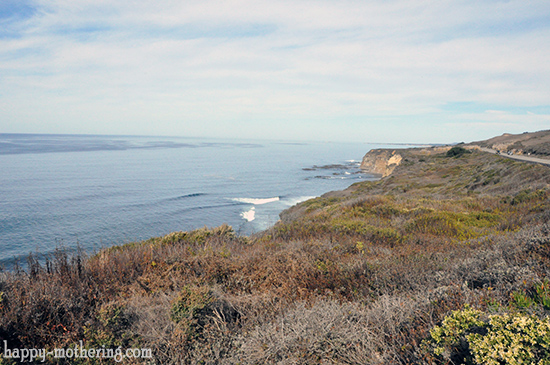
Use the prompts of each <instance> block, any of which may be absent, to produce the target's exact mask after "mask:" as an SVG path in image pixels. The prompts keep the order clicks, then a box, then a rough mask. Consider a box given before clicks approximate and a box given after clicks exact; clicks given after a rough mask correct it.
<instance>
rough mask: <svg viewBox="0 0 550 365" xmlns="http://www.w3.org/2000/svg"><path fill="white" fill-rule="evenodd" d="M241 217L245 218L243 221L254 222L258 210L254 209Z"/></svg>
mask: <svg viewBox="0 0 550 365" xmlns="http://www.w3.org/2000/svg"><path fill="white" fill-rule="evenodd" d="M241 217H243V219H245V220H247V221H248V222H252V221H253V220H254V219H256V209H255V208H254V207H252V208H251V209H250V210H249V211H246V212H242V213H241Z"/></svg>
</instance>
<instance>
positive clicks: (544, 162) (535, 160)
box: [481, 147, 550, 166]
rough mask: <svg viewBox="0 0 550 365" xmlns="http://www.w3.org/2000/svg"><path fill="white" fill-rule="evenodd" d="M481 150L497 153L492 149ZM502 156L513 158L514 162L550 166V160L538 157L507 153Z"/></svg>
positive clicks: (482, 148)
mask: <svg viewBox="0 0 550 365" xmlns="http://www.w3.org/2000/svg"><path fill="white" fill-rule="evenodd" d="M481 150H482V151H485V152H489V153H497V151H496V150H493V149H490V148H484V147H481ZM501 156H503V157H508V158H511V159H514V160H519V161H526V162H533V163H540V164H542V165H547V166H550V160H548V159H545V158H537V157H531V156H524V155H509V154H507V153H503V154H501Z"/></svg>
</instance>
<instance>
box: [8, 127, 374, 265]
mask: <svg viewBox="0 0 550 365" xmlns="http://www.w3.org/2000/svg"><path fill="white" fill-rule="evenodd" d="M373 147H376V148H378V147H384V146H373V145H369V144H366V143H330V142H304V143H296V142H285V141H263V140H262V141H256V140H254V141H253V140H225V139H206V138H183V137H181V138H177V137H135V136H90V135H38V134H0V169H1V174H0V265H2V266H3V267H5V268H10V267H11V266H13V263H14V262H15V261H16V260H17V261H20V262H21V263H22V264H24V261H25V257H26V256H27V255H28V254H29V253H30V252H33V253H38V254H39V255H48V254H51V253H52V252H54V250H55V249H56V248H59V247H62V248H64V249H66V250H68V251H72V250H75V249H76V248H77V247H80V248H81V249H83V250H85V251H86V252H89V253H93V252H96V251H98V250H99V249H101V248H105V247H109V246H113V245H119V244H123V243H128V242H132V241H136V240H143V239H147V238H150V237H157V236H161V235H165V234H167V233H170V232H173V231H186V230H192V229H196V228H201V227H204V226H207V227H215V226H219V225H221V224H223V223H227V224H229V225H231V226H232V227H233V228H234V230H235V231H236V232H237V233H238V234H243V235H250V234H252V233H255V232H258V231H261V230H264V229H266V228H268V227H270V226H271V225H273V224H275V223H276V222H277V220H278V219H279V213H280V212H281V211H282V210H284V209H286V208H289V207H290V206H292V205H294V204H296V203H298V202H301V201H304V200H306V199H309V198H312V197H316V196H320V195H322V194H323V193H326V192H328V191H332V190H341V189H345V188H346V187H348V186H349V185H351V184H352V183H354V182H357V181H363V180H373V179H375V178H374V177H373V176H370V175H368V174H365V173H363V172H361V171H360V170H359V164H360V161H361V159H362V157H363V155H364V154H365V153H366V152H367V151H369V150H370V149H371V148H373Z"/></svg>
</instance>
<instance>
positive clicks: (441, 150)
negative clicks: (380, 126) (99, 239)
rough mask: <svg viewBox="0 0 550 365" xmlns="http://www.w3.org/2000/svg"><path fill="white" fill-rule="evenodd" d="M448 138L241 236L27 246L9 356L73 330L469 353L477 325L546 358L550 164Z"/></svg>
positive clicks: (321, 348) (372, 162)
mask: <svg viewBox="0 0 550 365" xmlns="http://www.w3.org/2000/svg"><path fill="white" fill-rule="evenodd" d="M456 147H460V146H456ZM451 149H452V147H450V146H440V147H430V148H423V149H397V150H394V149H380V150H374V151H371V152H369V153H367V155H366V156H365V158H364V159H363V164H362V167H364V168H365V170H366V171H368V172H370V173H377V174H380V175H385V174H389V173H391V176H388V177H386V178H381V179H378V180H376V181H360V182H357V183H355V184H353V185H351V186H350V187H348V188H347V189H345V190H343V191H340V192H330V193H327V194H324V195H323V196H321V197H318V198H314V199H310V200H307V201H304V202H302V203H300V204H298V205H296V206H294V207H292V208H290V209H289V210H287V211H285V212H284V213H282V214H281V221H280V222H278V223H277V224H276V225H275V226H273V227H271V228H269V229H267V230H266V231H263V232H258V233H257V234H255V235H252V236H249V237H244V236H241V235H240V234H239V233H238V231H237V232H236V231H234V230H233V228H231V227H230V226H228V225H222V226H220V227H216V228H206V227H205V228H200V229H196V230H194V231H189V232H183V231H181V232H173V233H170V234H168V235H166V236H162V237H156V238H151V239H149V240H146V241H140V242H130V243H127V244H125V245H122V246H115V247H112V248H107V249H104V250H102V251H101V252H99V253H98V254H96V255H94V256H92V257H89V258H86V257H84V256H81V254H79V253H77V256H74V257H71V256H69V255H68V254H67V253H66V252H64V251H61V250H60V251H57V252H56V254H55V256H53V257H51V258H45V264H43V263H41V262H40V261H39V260H38V259H37V258H36V256H33V255H31V256H29V259H28V269H27V271H25V270H18V271H14V272H2V275H0V314H1V315H0V338H2V339H5V342H4V345H3V348H4V353H2V350H1V349H0V363H1V364H4V363H6V364H14V363H16V362H15V360H13V359H12V358H7V356H6V354H7V355H8V356H11V354H13V353H14V352H13V351H11V352H9V353H8V352H7V350H9V349H20V348H37V347H40V348H46V347H47V348H64V347H66V346H67V344H71V343H72V344H78V343H82V344H85V346H87V347H85V349H88V348H90V349H94V348H98V349H105V350H106V349H132V350H133V351H136V350H139V349H150V350H149V351H150V352H149V357H148V358H145V357H144V358H143V361H140V359H137V358H135V359H133V360H136V361H135V362H131V363H132V364H138V363H144V364H145V363H151V362H154V363H158V364H175V363H182V364H194V363H220V364H235V363H239V364H262V363H263V364H266V363H274V362H277V361H279V360H280V361H279V362H284V361H287V360H288V361H290V362H292V361H294V360H295V359H300V361H299V362H298V363H299V364H310V363H321V362H323V363H347V364H377V365H382V364H388V363H392V364H411V363H414V364H426V365H428V364H436V363H438V364H439V363H441V364H444V363H445V364H447V363H451V359H453V360H454V359H458V360H456V363H459V362H460V363H464V362H465V361H463V358H464V357H465V356H468V359H474V354H473V353H472V349H473V346H471V345H470V344H469V342H468V341H470V340H471V339H472V338H473V337H472V336H469V335H470V334H471V333H475V334H476V336H479V337H475V338H479V339H480V341H481V340H483V341H485V340H486V339H491V338H503V337H504V336H508V337H512V336H513V337H514V338H519V339H520V340H521V341H524V343H526V344H530V345H529V346H530V347H529V351H532V353H533V354H534V355H533V356H532V359H531V360H529V361H526V363H540V361H538V360H539V359H545V358H546V357H543V356H546V354H547V352H546V349H547V346H548V343H549V342H548V339H549V338H550V327H549V326H548V321H549V319H548V318H550V309H549V306H548V303H549V302H550V290H549V289H548V288H549V285H550V284H549V282H550V236H549V232H550V168H549V167H547V166H543V165H538V164H527V163H524V162H520V161H514V160H511V159H508V158H506V157H503V156H499V155H494V154H490V153H486V152H484V151H482V150H478V149H476V148H472V149H471V152H468V153H465V152H464V151H462V153H447V152H449V151H450V150H451ZM464 149H466V147H464ZM460 150H462V147H460ZM144 214H147V212H144ZM494 308H498V313H497V314H495V311H494ZM527 308H528V310H529V312H527V311H524V310H525V309H527ZM37 313H38V314H39V315H37ZM60 313H62V314H63V315H60ZM489 315H491V317H489ZM350 318H351V319H352V320H350ZM468 318H474V319H475V326H474V327H472V326H471V325H470V324H471V322H473V320H471V321H470V320H468ZM490 318H495V320H494V322H495V323H512V324H514V323H530V324H529V325H530V326H532V327H528V328H535V329H536V331H539V332H536V331H535V330H532V331H531V330H530V331H531V332H529V333H528V332H527V331H525V330H524V328H523V327H517V326H516V327H514V326H509V328H508V327H507V328H504V329H502V328H497V327H496V326H494V325H493V324H491V323H489V321H490V320H491V319H490ZM497 320H498V322H497ZM448 323H459V324H460V325H463V324H464V327H466V325H467V326H470V327H471V328H470V327H469V328H468V329H467V330H465V331H466V332H465V331H463V332H459V333H457V332H456V331H455V332H451V331H449V330H448V329H447V327H448V326H449V325H448ZM534 326H536V327H534ZM470 330H471V331H472V332H467V331H470ZM445 331H446V332H445ZM473 331H476V332H473ZM490 331H492V332H490ZM514 331H515V332H514ZM441 333H444V334H445V333H448V335H446V336H447V337H445V340H444V341H443V340H441V338H442V337H441V336H440V334H441ZM531 333H536V334H538V333H540V336H539V337H536V338H534V337H533V336H532V335H531ZM537 336H538V335H537ZM447 338H448V340H447ZM456 343H464V344H468V346H470V347H468V348H466V349H464V348H457V346H455V344H456ZM503 343H504V342H503ZM81 346H82V345H81ZM506 346H507V350H506V351H508V348H511V347H512V345H506ZM543 346H546V347H543ZM327 349H329V350H327ZM541 349H542V350H541ZM512 350H513V348H511V350H510V351H508V352H507V353H511V354H513V351H512ZM539 350H540V351H539ZM133 351H132V352H133ZM465 351H467V353H466V352H465ZM537 351H538V352H537ZM491 354H492V352H491ZM487 356H489V355H487ZM487 356H486V357H483V358H480V360H476V361H475V362H474V361H470V362H471V363H472V364H477V365H481V364H487V363H490V362H491V361H492V359H490V358H488V357H487ZM12 357H13V356H12ZM6 358H7V359H8V361H7V362H6V361H5V359H6ZM48 360H49V359H48ZM489 360H491V361H489ZM512 360H514V361H515V358H514V359H512ZM36 362H37V361H36ZM511 362H512V361H507V362H506V363H511ZM516 362H517V361H516ZM501 363H504V362H502V361H501Z"/></svg>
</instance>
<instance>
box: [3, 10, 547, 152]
mask: <svg viewBox="0 0 550 365" xmlns="http://www.w3.org/2000/svg"><path fill="white" fill-rule="evenodd" d="M549 39H550V2H549V1H547V0H538V1H531V0H518V1H516V0H510V1H497V0H487V1H484V0H472V1H460V0H453V1H450V0H449V1H446V0H433V1H431V0H415V1H413V0H410V1H399V0H379V1H378V0H373V1H369V0H362V1H355V0H339V1H332V0H314V1H313V0H312V1H304V0H292V1H273V0H270V1H249V0H228V1H219V0H218V1H209V0H200V1H195V0H186V1H179V0H178V1H172V0H166V1H162V0H161V1H159V0H155V1H153V0H135V1H131V2H130V1H112V0H37V1H31V0H0V85H1V87H0V132H5V133H91V134H136V135H178V136H207V137H243V138H254V139H265V138H267V139H292V140H334V141H358V142H361V141H364V142H415V143H416V142H420V143H423V142H458V141H472V140H479V139H485V138H489V137H492V136H494V135H499V134H502V133H505V132H507V133H522V132H524V131H536V130H541V129H550V41H549Z"/></svg>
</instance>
